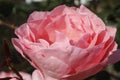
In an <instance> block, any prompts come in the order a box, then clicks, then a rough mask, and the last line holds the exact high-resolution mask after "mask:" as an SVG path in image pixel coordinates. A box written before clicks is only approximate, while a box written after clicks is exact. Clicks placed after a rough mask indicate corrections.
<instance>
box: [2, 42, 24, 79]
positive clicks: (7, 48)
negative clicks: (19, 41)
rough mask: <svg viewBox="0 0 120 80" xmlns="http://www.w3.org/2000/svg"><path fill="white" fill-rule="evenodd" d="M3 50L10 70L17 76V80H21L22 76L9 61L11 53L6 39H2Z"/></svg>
mask: <svg viewBox="0 0 120 80" xmlns="http://www.w3.org/2000/svg"><path fill="white" fill-rule="evenodd" d="M4 50H5V53H6V64H7V66H9V69H10V70H12V71H13V72H14V73H15V74H16V75H17V76H18V77H19V80H23V78H22V76H21V75H20V74H19V72H18V71H17V70H16V69H15V68H14V66H13V64H12V63H11V53H10V50H9V47H8V43H7V40H4Z"/></svg>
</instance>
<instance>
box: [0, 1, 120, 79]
mask: <svg viewBox="0 0 120 80" xmlns="http://www.w3.org/2000/svg"><path fill="white" fill-rule="evenodd" d="M85 1H86V2H85ZM61 4H65V5H67V6H76V7H79V6H80V5H81V4H84V5H85V6H87V7H88V8H89V9H90V10H92V11H93V12H94V13H96V14H97V15H98V16H99V17H101V18H102V19H103V20H104V22H105V23H106V24H107V25H112V26H116V27H117V35H116V42H117V43H118V47H119V48H120V35H119V34H120V0H0V65H2V64H3V62H4V61H5V56H6V54H5V51H4V48H3V40H4V39H7V40H8V43H9V47H10V51H11V60H12V64H13V65H14V66H15V68H16V69H17V70H18V71H25V72H28V73H31V72H32V71H33V70H34V68H33V67H32V66H31V65H30V64H29V63H28V62H27V61H26V60H25V59H23V58H22V57H21V55H20V54H19V53H18V52H17V51H16V50H15V49H14V47H13V45H12V43H11V38H13V37H15V35H14V27H18V26H20V25H21V24H23V23H25V22H26V20H27V18H28V16H29V14H30V13H32V12H33V11H35V10H37V11H48V10H49V11H50V10H52V9H53V8H54V7H56V6H58V5H61ZM2 70H4V71H9V68H8V66H0V71H2ZM86 80H120V62H118V63H116V64H114V65H109V66H108V67H107V68H106V69H105V70H104V71H101V72H99V73H97V74H96V75H94V76H92V77H89V78H88V79H86Z"/></svg>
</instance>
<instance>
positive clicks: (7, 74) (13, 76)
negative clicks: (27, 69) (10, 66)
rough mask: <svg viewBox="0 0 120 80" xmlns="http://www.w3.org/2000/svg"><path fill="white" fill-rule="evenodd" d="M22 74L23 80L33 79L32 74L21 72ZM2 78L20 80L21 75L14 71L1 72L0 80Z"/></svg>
mask: <svg viewBox="0 0 120 80" xmlns="http://www.w3.org/2000/svg"><path fill="white" fill-rule="evenodd" d="M20 75H21V76H22V78H23V80H32V79H31V75H29V74H27V73H24V72H20ZM5 78H6V79H5ZM2 79H3V80H18V79H19V77H18V76H17V75H16V74H15V73H13V72H0V80H2Z"/></svg>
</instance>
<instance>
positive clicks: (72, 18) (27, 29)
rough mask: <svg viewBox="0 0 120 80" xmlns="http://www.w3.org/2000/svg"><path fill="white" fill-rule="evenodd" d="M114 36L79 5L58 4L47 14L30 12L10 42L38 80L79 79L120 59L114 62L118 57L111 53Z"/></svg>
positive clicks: (94, 16)
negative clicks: (30, 66)
mask: <svg viewBox="0 0 120 80" xmlns="http://www.w3.org/2000/svg"><path fill="white" fill-rule="evenodd" d="M115 33H116V28H115V27H110V26H106V25H105V24H104V22H103V21H102V20H101V19H100V18H99V17H97V16H96V15H95V14H94V13H92V12H91V11H90V10H88V9H87V8H86V7H84V6H83V5H82V6H80V8H75V7H67V6H65V5H61V6H58V7H56V8H55V9H54V10H52V11H50V12H39V11H35V12H33V13H32V14H31V15H30V16H29V18H28V20H27V22H26V23H24V24H23V25H21V26H20V27H19V28H17V29H16V30H15V34H16V35H17V36H18V38H13V39H12V43H13V45H14V47H15V48H16V49H17V51H18V52H20V53H21V55H22V56H23V57H25V58H26V59H27V60H28V61H29V62H30V63H31V64H32V65H33V66H34V67H35V68H36V69H38V70H39V71H40V73H41V75H42V76H43V79H41V80H47V78H48V77H50V78H54V79H55V80H83V79H85V78H87V77H89V76H91V75H93V74H95V73H97V72H99V71H100V70H102V69H103V68H104V67H105V66H106V65H107V64H109V63H115V62H117V61H118V60H120V59H119V58H117V59H114V57H118V56H120V54H119V52H113V51H116V50H117V44H116V42H115V41H114V38H115ZM111 60H112V61H111ZM54 79H51V80H54ZM49 80H50V79H49Z"/></svg>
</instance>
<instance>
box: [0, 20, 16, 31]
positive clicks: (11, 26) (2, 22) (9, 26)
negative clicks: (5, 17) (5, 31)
mask: <svg viewBox="0 0 120 80" xmlns="http://www.w3.org/2000/svg"><path fill="white" fill-rule="evenodd" d="M0 25H5V26H6V27H8V28H10V29H12V30H14V29H16V28H17V26H14V25H12V24H9V23H6V22H4V21H2V20H0Z"/></svg>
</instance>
